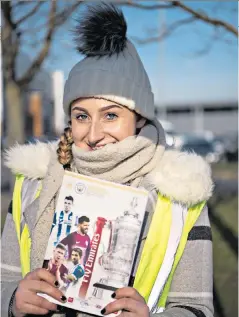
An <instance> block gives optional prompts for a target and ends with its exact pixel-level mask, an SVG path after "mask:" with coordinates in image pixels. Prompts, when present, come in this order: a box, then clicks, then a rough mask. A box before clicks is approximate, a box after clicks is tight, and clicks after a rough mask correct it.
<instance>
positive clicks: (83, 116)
mask: <svg viewBox="0 0 239 317" xmlns="http://www.w3.org/2000/svg"><path fill="white" fill-rule="evenodd" d="M75 118H76V119H77V120H79V121H85V120H87V118H88V116H87V115H86V114H77V115H76V116H75Z"/></svg>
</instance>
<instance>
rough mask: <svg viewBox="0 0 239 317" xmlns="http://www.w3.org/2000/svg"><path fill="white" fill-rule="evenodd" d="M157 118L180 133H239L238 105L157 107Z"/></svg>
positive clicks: (229, 103)
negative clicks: (169, 124) (169, 123)
mask: <svg viewBox="0 0 239 317" xmlns="http://www.w3.org/2000/svg"><path fill="white" fill-rule="evenodd" d="M157 117H158V118H159V119H160V118H162V119H163V120H168V121H170V122H171V123H172V124H173V125H174V127H175V130H176V131H177V132H178V133H191V132H195V133H201V132H203V131H211V132H213V133H214V134H215V135H224V134H228V133H230V134H231V133H232V134H234V133H237V131H238V103H237V101H233V102H221V103H201V104H185V105H167V106H166V107H164V108H163V107H157Z"/></svg>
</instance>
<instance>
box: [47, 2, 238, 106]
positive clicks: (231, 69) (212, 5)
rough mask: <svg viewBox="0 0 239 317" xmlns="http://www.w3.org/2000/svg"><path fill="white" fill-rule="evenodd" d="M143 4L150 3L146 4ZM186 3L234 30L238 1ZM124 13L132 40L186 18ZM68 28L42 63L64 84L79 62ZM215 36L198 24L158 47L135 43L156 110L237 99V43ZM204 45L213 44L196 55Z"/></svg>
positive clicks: (132, 11) (176, 12)
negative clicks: (59, 74)
mask: <svg viewBox="0 0 239 317" xmlns="http://www.w3.org/2000/svg"><path fill="white" fill-rule="evenodd" d="M145 3H146V2H145ZM147 3H148V4H149V1H148V2H147ZM153 3H155V1H150V4H153ZM157 3H158V2H157ZM185 3H186V4H187V5H188V6H191V7H192V8H194V9H198V8H200V10H201V11H203V12H205V13H207V14H208V15H209V16H212V17H215V18H222V19H223V20H226V21H227V22H229V23H231V24H233V25H234V26H235V27H237V2H236V1H233V2H231V1H226V2H218V1H193V2H192V1H186V2H185ZM122 10H123V12H124V14H125V17H126V20H127V23H128V32H127V35H128V37H129V38H130V39H132V38H133V37H135V36H137V37H139V38H144V37H146V36H147V34H150V35H151V34H156V33H155V30H160V28H162V25H163V24H165V25H166V27H167V26H168V25H170V23H172V22H174V21H177V20H178V19H182V18H185V17H187V16H188V15H187V14H185V13H184V12H182V11H181V10H180V9H170V10H164V11H157V10H152V11H151V10H147V11H145V10H139V9H135V8H129V7H123V8H122ZM76 15H77V14H76ZM69 28H70V26H69V25H66V26H65V27H64V28H61V30H60V31H59V32H57V33H56V41H55V44H54V46H53V48H52V50H51V56H50V58H49V60H48V61H46V62H45V64H44V67H45V69H46V70H47V71H50V72H51V71H54V70H61V71H63V72H64V78H65V79H66V78H67V75H68V73H69V71H70V69H71V68H72V67H73V66H74V64H76V63H77V62H78V61H79V60H81V59H82V56H81V55H80V54H79V53H77V52H76V51H75V50H74V47H73V44H72V42H73V41H72V37H71V34H70V32H69ZM219 31H220V30H219ZM213 32H215V29H214V28H213V27H212V26H208V25H205V23H202V22H196V23H193V24H190V25H184V26H183V27H181V28H179V29H178V30H177V31H176V32H174V33H173V34H172V35H171V36H170V37H168V38H167V39H166V40H164V41H162V42H155V43H151V44H147V45H139V44H137V43H135V42H134V43H135V46H136V48H137V50H138V53H139V55H140V57H141V59H142V61H143V64H144V66H145V69H146V71H147V73H148V75H149V78H150V81H151V85H152V90H153V92H154V95H155V101H156V104H157V105H159V106H164V105H167V104H174V105H175V104H185V103H194V104H195V103H200V102H227V101H235V100H237V91H238V83H237V70H238V68H237V42H236V38H235V36H231V35H230V34H228V33H226V32H223V31H222V30H221V31H220V33H219V36H218V38H219V40H217V41H213V42H212V39H211V38H212V36H213V34H214V33H213ZM222 38H223V39H226V40H227V41H229V42H230V44H228V43H226V42H225V41H224V40H223V39H222ZM207 43H210V44H211V43H213V45H212V47H211V49H210V50H209V52H207V53H205V54H202V55H199V54H198V52H199V51H200V50H202V49H203V48H204V47H205V46H206V45H207Z"/></svg>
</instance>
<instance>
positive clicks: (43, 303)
mask: <svg viewBox="0 0 239 317" xmlns="http://www.w3.org/2000/svg"><path fill="white" fill-rule="evenodd" d="M25 303H26V304H32V305H33V306H37V307H41V308H44V309H47V310H48V311H49V310H51V311H56V310H57V305H56V304H54V303H51V302H49V301H48V300H47V299H45V298H43V297H41V296H38V295H37V294H33V293H32V292H26V301H25Z"/></svg>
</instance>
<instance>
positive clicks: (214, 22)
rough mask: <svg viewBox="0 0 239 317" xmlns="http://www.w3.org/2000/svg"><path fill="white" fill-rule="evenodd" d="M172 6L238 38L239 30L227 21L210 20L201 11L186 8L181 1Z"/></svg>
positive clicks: (174, 2)
mask: <svg viewBox="0 0 239 317" xmlns="http://www.w3.org/2000/svg"><path fill="white" fill-rule="evenodd" d="M172 4H173V5H174V6H175V7H178V8H181V9H182V10H183V11H186V12H188V13H190V14H191V15H192V16H194V17H195V18H196V19H198V20H201V21H204V22H206V23H208V24H211V25H215V26H217V27H218V26H220V27H222V28H224V29H226V30H227V31H229V32H230V33H232V34H234V35H236V36H238V31H237V29H236V28H235V27H234V26H233V25H231V24H229V23H227V22H226V21H222V20H219V19H214V18H210V17H209V16H207V15H206V14H203V13H200V12H199V11H195V10H193V9H192V8H190V7H188V6H186V5H185V4H184V3H182V2H181V1H173V2H172Z"/></svg>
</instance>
